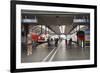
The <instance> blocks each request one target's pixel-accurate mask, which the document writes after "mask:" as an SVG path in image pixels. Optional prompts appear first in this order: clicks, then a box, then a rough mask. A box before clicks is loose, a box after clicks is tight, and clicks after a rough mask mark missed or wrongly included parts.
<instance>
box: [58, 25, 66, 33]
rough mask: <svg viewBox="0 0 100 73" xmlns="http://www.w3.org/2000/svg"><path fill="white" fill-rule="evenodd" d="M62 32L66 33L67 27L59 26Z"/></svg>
mask: <svg viewBox="0 0 100 73" xmlns="http://www.w3.org/2000/svg"><path fill="white" fill-rule="evenodd" d="M59 29H60V32H61V33H64V32H65V25H62V26H59Z"/></svg>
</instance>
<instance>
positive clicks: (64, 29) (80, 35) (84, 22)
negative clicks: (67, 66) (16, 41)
mask: <svg viewBox="0 0 100 73" xmlns="http://www.w3.org/2000/svg"><path fill="white" fill-rule="evenodd" d="M88 59H90V14H89V13H79V12H55V11H33V10H21V62H22V63H31V62H54V61H74V60H88Z"/></svg>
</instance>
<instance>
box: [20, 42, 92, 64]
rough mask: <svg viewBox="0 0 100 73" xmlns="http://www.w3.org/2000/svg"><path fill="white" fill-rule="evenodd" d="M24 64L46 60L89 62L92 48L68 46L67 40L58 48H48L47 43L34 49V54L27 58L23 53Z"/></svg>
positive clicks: (22, 60)
mask: <svg viewBox="0 0 100 73" xmlns="http://www.w3.org/2000/svg"><path fill="white" fill-rule="evenodd" d="M22 52H23V53H22V58H21V62H22V63H30V62H42V61H43V60H44V59H47V60H45V61H46V62H48V61H71V60H87V59H89V58H90V48H81V47H78V46H76V45H75V44H73V45H72V46H66V44H65V40H62V41H61V42H60V43H59V45H58V46H57V47H55V46H54V45H52V46H48V44H47V43H43V44H40V45H38V46H37V47H36V48H33V54H32V55H30V56H27V55H26V54H25V51H22Z"/></svg>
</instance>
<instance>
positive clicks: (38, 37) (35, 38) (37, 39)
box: [32, 33, 45, 43]
mask: <svg viewBox="0 0 100 73" xmlns="http://www.w3.org/2000/svg"><path fill="white" fill-rule="evenodd" d="M32 40H33V41H35V42H38V43H43V42H45V37H42V36H41V35H37V34H35V33H32Z"/></svg>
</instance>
